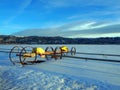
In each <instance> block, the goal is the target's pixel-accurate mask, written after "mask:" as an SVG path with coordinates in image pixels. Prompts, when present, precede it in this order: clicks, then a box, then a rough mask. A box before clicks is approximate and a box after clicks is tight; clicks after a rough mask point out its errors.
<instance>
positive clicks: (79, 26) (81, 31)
mask: <svg viewBox="0 0 120 90" xmlns="http://www.w3.org/2000/svg"><path fill="white" fill-rule="evenodd" d="M14 35H22V36H34V35H35V36H62V37H70V38H79V37H86V38H89V37H93V38H96V37H114V36H115V37H116V36H120V24H115V23H97V22H86V23H85V22H84V23H81V22H76V23H70V24H66V25H62V26H60V27H56V28H46V29H28V30H24V31H22V32H18V33H15V34H14Z"/></svg>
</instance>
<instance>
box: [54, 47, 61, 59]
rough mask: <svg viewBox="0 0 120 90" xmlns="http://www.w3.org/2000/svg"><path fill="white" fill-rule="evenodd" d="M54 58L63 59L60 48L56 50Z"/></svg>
mask: <svg viewBox="0 0 120 90" xmlns="http://www.w3.org/2000/svg"><path fill="white" fill-rule="evenodd" d="M53 58H55V60H57V59H62V51H61V49H60V47H56V48H55V51H54V55H53Z"/></svg>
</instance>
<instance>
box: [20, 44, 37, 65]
mask: <svg viewBox="0 0 120 90" xmlns="http://www.w3.org/2000/svg"><path fill="white" fill-rule="evenodd" d="M32 50H33V47H30V46H27V47H24V48H23V49H22V50H21V52H20V63H21V64H23V65H24V64H33V63H35V62H36V59H37V54H36V53H32Z"/></svg>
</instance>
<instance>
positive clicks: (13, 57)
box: [9, 46, 22, 65]
mask: <svg viewBox="0 0 120 90" xmlns="http://www.w3.org/2000/svg"><path fill="white" fill-rule="evenodd" d="M21 50H22V47H20V46H14V47H13V48H12V49H11V51H10V53H9V59H10V61H11V62H12V63H13V64H14V65H15V64H17V63H20V52H21Z"/></svg>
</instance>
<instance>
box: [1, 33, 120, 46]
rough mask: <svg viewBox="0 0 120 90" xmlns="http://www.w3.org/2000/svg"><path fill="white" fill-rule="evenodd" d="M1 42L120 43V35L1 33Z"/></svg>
mask: <svg viewBox="0 0 120 90" xmlns="http://www.w3.org/2000/svg"><path fill="white" fill-rule="evenodd" d="M0 44H120V37H109V38H108V37H104V38H64V37H59V36H58V37H40V36H28V37H18V36H11V35H0Z"/></svg>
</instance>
